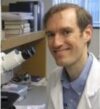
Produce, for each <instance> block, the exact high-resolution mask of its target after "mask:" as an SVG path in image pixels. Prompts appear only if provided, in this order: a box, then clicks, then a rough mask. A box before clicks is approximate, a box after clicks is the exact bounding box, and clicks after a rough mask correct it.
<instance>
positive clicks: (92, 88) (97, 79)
mask: <svg viewBox="0 0 100 109" xmlns="http://www.w3.org/2000/svg"><path fill="white" fill-rule="evenodd" d="M96 67H97V68H96ZM99 71H100V64H99V63H98V61H97V60H96V59H95V57H94V59H93V64H92V67H91V70H90V74H89V77H88V79H87V84H86V87H85V90H84V92H83V95H82V97H81V99H80V102H79V106H78V109H92V105H93V104H92V102H91V97H93V96H95V95H96V93H97V92H98V90H100V72H99ZM84 106H86V107H84ZM82 107H84V108H82Z"/></svg>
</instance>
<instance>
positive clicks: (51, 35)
mask: <svg viewBox="0 0 100 109" xmlns="http://www.w3.org/2000/svg"><path fill="white" fill-rule="evenodd" d="M46 35H47V36H48V37H54V36H55V33H53V32H46Z"/></svg>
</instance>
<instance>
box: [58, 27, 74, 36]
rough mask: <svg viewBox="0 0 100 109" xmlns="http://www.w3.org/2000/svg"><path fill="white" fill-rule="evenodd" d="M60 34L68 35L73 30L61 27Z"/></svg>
mask: <svg viewBox="0 0 100 109" xmlns="http://www.w3.org/2000/svg"><path fill="white" fill-rule="evenodd" d="M60 32H61V34H62V35H63V36H67V37H68V36H70V35H71V33H72V32H73V31H72V29H70V28H63V29H61V31H60Z"/></svg>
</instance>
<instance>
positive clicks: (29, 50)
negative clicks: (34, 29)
mask: <svg viewBox="0 0 100 109" xmlns="http://www.w3.org/2000/svg"><path fill="white" fill-rule="evenodd" d="M35 53H36V50H35V48H34V47H29V48H26V49H24V50H22V51H21V54H22V56H23V58H24V59H28V58H30V57H32V56H33V55H34V54H35Z"/></svg>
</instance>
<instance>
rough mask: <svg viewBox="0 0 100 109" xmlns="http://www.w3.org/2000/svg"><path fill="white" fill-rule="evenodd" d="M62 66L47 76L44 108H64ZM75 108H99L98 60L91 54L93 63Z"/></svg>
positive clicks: (99, 78) (99, 63) (99, 67)
mask: <svg viewBox="0 0 100 109" xmlns="http://www.w3.org/2000/svg"><path fill="white" fill-rule="evenodd" d="M61 72H62V68H58V69H56V71H54V72H53V73H51V75H50V76H49V78H48V85H47V96H48V98H47V105H46V109H64V108H63V95H62V86H61V81H60V77H61ZM77 109H100V62H99V61H98V60H97V59H96V58H95V56H94V55H93V64H92V67H91V69H90V73H89V76H88V79H87V82H86V86H85V89H84V91H83V94H82V97H81V99H80V102H79V105H78V107H77Z"/></svg>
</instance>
